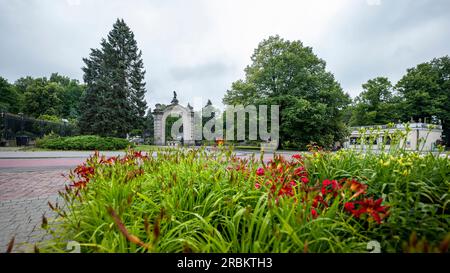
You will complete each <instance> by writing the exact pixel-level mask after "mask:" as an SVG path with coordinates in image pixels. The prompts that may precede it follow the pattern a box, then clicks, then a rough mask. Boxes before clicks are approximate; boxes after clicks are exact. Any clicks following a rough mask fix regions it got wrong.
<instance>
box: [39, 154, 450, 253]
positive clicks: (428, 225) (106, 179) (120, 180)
mask: <svg viewBox="0 0 450 273" xmlns="http://www.w3.org/2000/svg"><path fill="white" fill-rule="evenodd" d="M151 155H153V152H151V153H148V154H145V153H142V152H134V151H128V152H127V154H126V155H125V156H124V157H111V158H105V157H103V156H100V155H99V154H98V153H96V154H94V155H93V156H92V157H91V158H89V159H88V160H87V162H86V163H84V164H82V165H80V166H78V167H77V168H76V169H75V170H74V171H73V175H72V176H71V178H70V179H71V184H70V186H68V187H67V188H66V191H65V192H63V193H61V196H62V197H63V199H64V201H65V202H64V205H63V206H62V207H61V206H60V207H57V206H55V205H51V207H52V208H53V210H54V211H56V212H57V213H58V214H59V215H60V217H58V218H57V219H56V222H55V223H53V224H50V225H49V228H48V229H47V230H48V232H49V233H51V234H53V235H54V237H53V238H54V239H53V240H52V241H49V242H46V244H43V245H41V246H40V247H41V251H42V252H45V251H49V252H50V251H57V252H64V251H65V247H66V242H67V241H70V240H74V241H77V242H79V243H81V250H82V251H83V252H147V251H150V252H183V251H185V252H238V253H247V252H267V253H271V252H367V247H368V243H369V242H371V241H373V240H376V241H378V242H379V243H380V244H381V250H382V251H383V252H402V251H444V252H445V251H448V244H449V240H450V237H449V235H450V234H449V233H448V226H449V211H448V205H449V203H450V197H449V195H448V189H449V187H450V184H449V183H450V179H449V178H450V160H449V158H448V157H441V156H440V155H433V154H427V155H418V154H416V153H407V154H403V153H396V154H381V155H376V154H362V153H359V152H356V151H340V152H338V153H329V152H324V151H312V152H311V153H306V154H303V155H299V154H298V155H294V156H293V157H292V158H283V157H281V156H277V157H275V158H274V159H273V160H271V161H269V162H264V161H262V160H257V159H255V158H250V159H248V158H245V159H243V158H238V157H236V156H235V155H233V154H232V151H231V150H226V149H225V148H219V149H218V150H217V151H216V152H215V153H210V152H207V151H205V150H204V149H199V150H186V149H172V150H167V151H158V152H157V154H156V157H153V156H151ZM261 159H262V158H261ZM46 222H47V220H46Z"/></svg>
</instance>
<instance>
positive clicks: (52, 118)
mask: <svg viewBox="0 0 450 273" xmlns="http://www.w3.org/2000/svg"><path fill="white" fill-rule="evenodd" d="M38 119H41V120H46V121H51V122H56V123H61V119H60V118H59V117H57V116H53V115H40V116H39V117H38Z"/></svg>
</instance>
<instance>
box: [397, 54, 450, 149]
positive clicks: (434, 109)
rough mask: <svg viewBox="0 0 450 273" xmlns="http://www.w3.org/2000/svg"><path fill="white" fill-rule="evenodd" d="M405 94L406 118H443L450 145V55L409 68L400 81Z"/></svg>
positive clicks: (399, 87)
mask: <svg viewBox="0 0 450 273" xmlns="http://www.w3.org/2000/svg"><path fill="white" fill-rule="evenodd" d="M396 88H397V90H398V91H399V92H400V93H401V94H402V96H403V98H404V113H405V116H404V119H409V118H413V119H414V120H415V121H418V120H419V119H421V120H422V121H425V120H427V121H428V122H430V121H432V120H437V119H440V120H441V122H442V125H443V130H444V135H445V136H446V137H447V138H446V139H445V141H446V145H447V146H450V103H449V101H450V91H449V90H450V57H449V56H444V57H441V58H437V59H433V60H431V61H430V62H426V63H422V64H419V65H417V66H416V67H415V68H411V69H408V71H407V73H406V75H405V76H403V78H402V79H400V81H399V82H398V83H397V86H396Z"/></svg>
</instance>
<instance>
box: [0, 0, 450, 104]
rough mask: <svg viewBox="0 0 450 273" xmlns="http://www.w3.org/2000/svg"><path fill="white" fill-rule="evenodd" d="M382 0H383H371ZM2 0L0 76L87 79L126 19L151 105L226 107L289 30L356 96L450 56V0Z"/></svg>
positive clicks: (0, 7)
mask: <svg viewBox="0 0 450 273" xmlns="http://www.w3.org/2000/svg"><path fill="white" fill-rule="evenodd" d="M371 1H372V2H375V3H376V2H377V1H375V0H371ZM379 2H380V5H368V3H370V1H366V0H342V1H341V0H328V1H326V0H317V1H288V0H281V1H263V0H252V1H250V0H249V1H237V0H229V1H206V0H192V1H183V0H175V1H159V0H154V1H143V0H136V1H119V0H108V1H107V0H89V1H87V0H67V1H61V0H39V1H38V0H15V1H10V0H0V33H2V38H3V39H2V41H1V42H0V76H3V77H6V78H7V79H8V80H9V81H11V82H13V81H15V80H16V79H17V78H19V77H21V76H26V75H30V76H35V77H40V76H48V75H50V73H52V72H59V73H61V74H65V75H68V76H70V77H72V78H77V79H79V80H81V79H82V71H81V67H82V66H83V62H82V58H83V57H87V56H88V55H89V52H90V48H96V47H99V43H100V40H101V38H102V37H106V35H107V33H108V32H109V31H110V30H111V27H112V24H113V23H114V21H115V19H116V18H118V17H119V18H124V19H125V21H126V22H127V24H128V25H129V26H130V27H131V29H132V30H133V32H134V33H135V36H136V39H137V41H138V45H139V47H140V48H141V49H142V51H143V58H144V64H145V68H146V71H147V73H146V82H147V89H148V93H147V96H146V99H147V101H148V104H149V105H150V106H152V107H153V106H154V104H155V103H158V102H160V103H168V102H170V100H171V97H172V91H173V90H176V91H177V93H178V94H179V99H180V101H181V102H182V103H187V102H192V101H193V99H194V97H202V98H203V99H204V100H205V101H206V100H207V99H208V98H209V99H211V100H212V102H213V103H214V104H216V105H220V104H221V99H222V97H223V95H224V93H225V91H226V90H227V89H229V88H230V86H231V83H232V82H233V81H235V80H237V79H239V78H242V77H243V75H244V73H243V69H244V68H245V66H246V65H248V64H249V63H250V56H251V54H252V53H253V49H254V48H255V47H256V46H257V45H258V43H259V42H260V41H261V40H262V39H264V38H267V37H268V36H269V35H273V34H279V35H280V36H282V37H284V38H286V39H290V40H294V39H295V40H302V41H303V42H304V44H305V45H308V46H312V47H313V49H314V52H315V53H316V54H317V55H318V56H319V57H321V58H322V59H324V60H325V61H326V62H327V64H328V66H327V68H328V69H329V70H330V71H331V72H333V73H334V74H335V77H336V79H337V80H338V81H339V82H340V83H341V85H342V86H343V88H344V90H345V91H347V92H349V93H350V94H351V95H352V96H355V95H357V94H358V93H359V92H360V91H361V87H360V86H361V84H362V83H364V82H365V81H367V80H368V79H370V78H373V77H376V76H387V77H389V78H391V79H392V80H393V81H394V82H395V81H397V80H398V79H399V78H400V77H401V76H402V75H403V73H404V72H405V71H406V69H407V68H409V67H412V66H415V65H416V64H417V63H419V62H424V61H428V60H430V59H432V58H433V57H440V56H442V55H446V54H449V49H450V35H449V29H450V19H449V16H447V15H448V12H449V11H450V1H446V0H395V1H392V0H391V1H388V0H379Z"/></svg>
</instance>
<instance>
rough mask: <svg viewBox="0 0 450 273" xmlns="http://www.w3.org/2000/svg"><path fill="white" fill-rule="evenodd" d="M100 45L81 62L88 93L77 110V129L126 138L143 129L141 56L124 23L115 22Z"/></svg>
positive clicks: (143, 87) (143, 105) (143, 90)
mask: <svg viewBox="0 0 450 273" xmlns="http://www.w3.org/2000/svg"><path fill="white" fill-rule="evenodd" d="M100 45H101V49H92V51H91V53H90V56H89V58H85V59H83V61H84V63H85V65H86V66H85V67H83V71H84V81H85V83H86V85H87V90H86V92H85V96H84V97H83V99H82V105H81V107H80V110H81V116H80V120H79V122H80V123H79V124H80V128H81V130H82V132H83V133H88V134H98V135H102V136H118V137H125V136H126V135H127V133H129V132H130V131H131V130H133V129H144V121H145V110H146V109H147V104H146V102H145V98H144V96H145V92H146V90H145V82H144V75H145V70H144V63H143V61H142V52H141V51H140V50H139V49H138V47H137V43H136V40H135V39H134V34H133V32H132V31H131V29H130V28H129V27H128V26H127V25H126V23H125V22H124V20H123V19H117V21H116V22H115V24H114V25H113V29H112V30H111V31H110V32H109V34H108V37H107V39H102V42H101V44H100Z"/></svg>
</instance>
